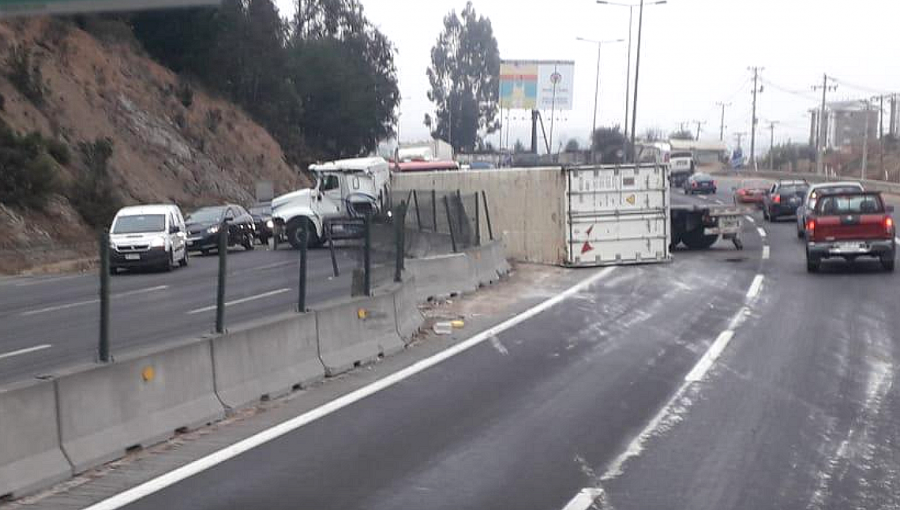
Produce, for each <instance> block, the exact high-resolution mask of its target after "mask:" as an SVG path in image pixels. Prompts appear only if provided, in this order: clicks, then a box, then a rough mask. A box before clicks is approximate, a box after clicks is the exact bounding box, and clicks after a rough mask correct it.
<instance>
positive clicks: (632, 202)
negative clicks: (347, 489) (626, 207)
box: [625, 195, 637, 205]
mask: <svg viewBox="0 0 900 510" xmlns="http://www.w3.org/2000/svg"><path fill="white" fill-rule="evenodd" d="M625 201H626V202H628V203H629V204H631V205H634V203H635V202H637V195H631V196H629V197H628V198H626V199H625Z"/></svg>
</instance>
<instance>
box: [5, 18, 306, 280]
mask: <svg viewBox="0 0 900 510" xmlns="http://www.w3.org/2000/svg"><path fill="white" fill-rule="evenodd" d="M91 31H92V33H88V32H87V31H85V30H81V29H79V28H78V27H77V26H75V25H74V24H73V23H72V22H68V21H61V20H56V19H48V18H35V19H25V20H16V21H9V22H3V23H0V96H2V97H0V118H2V120H3V121H4V122H5V123H6V124H7V125H8V126H10V127H11V128H13V129H14V130H16V131H18V132H19V133H23V134H24V133H29V132H34V131H36V132H38V133H40V134H41V135H42V136H44V137H45V138H47V139H55V140H58V141H61V142H63V143H64V144H65V145H66V146H67V147H68V148H69V152H70V153H71V154H72V160H71V162H69V163H67V164H62V165H60V167H59V179H58V181H59V183H58V185H57V191H56V193H55V194H54V195H52V196H51V197H50V199H49V201H48V202H47V206H46V207H45V208H44V210H42V211H41V210H33V209H23V208H15V207H11V206H9V204H2V203H0V272H10V271H15V270H21V269H23V268H26V267H28V266H32V265H35V264H41V263H48V262H53V261H55V260H59V259H64V258H73V257H75V258H77V256H83V255H89V254H90V253H91V252H92V247H91V246H90V244H91V243H90V242H91V240H92V239H93V238H94V231H93V230H92V229H91V228H90V227H89V226H88V225H86V224H85V222H84V221H83V219H82V217H81V216H80V214H79V213H78V212H77V211H76V210H75V209H74V208H73V207H72V205H71V203H70V200H69V199H70V198H72V197H71V196H67V195H68V194H70V193H71V189H72V186H71V183H72V182H73V181H74V180H77V179H81V178H84V175H85V173H84V169H85V163H84V159H83V157H82V155H81V154H80V152H79V144H81V143H91V142H94V141H95V140H100V139H109V140H111V141H112V144H113V155H112V158H111V159H110V161H109V178H110V180H111V182H112V184H113V188H114V194H115V195H116V198H117V199H118V200H119V201H121V203H122V204H126V205H127V204H136V203H153V202H171V203H176V204H179V205H180V206H182V208H183V209H185V210H190V209H191V208H193V207H196V206H200V205H204V204H212V203H220V202H223V201H233V202H237V203H242V204H245V205H248V204H249V203H251V202H252V201H253V198H254V192H255V186H256V182H257V181H260V180H271V181H273V182H274V183H275V187H276V192H285V191H288V190H292V189H296V188H297V187H302V186H305V185H307V184H308V183H307V182H306V180H305V179H304V178H303V177H301V176H298V174H297V171H296V170H297V169H296V168H292V167H291V166H290V165H288V164H287V163H286V161H285V157H284V153H283V152H282V150H281V147H280V146H279V145H278V143H277V142H276V141H275V140H274V139H273V138H272V137H271V136H270V135H269V134H268V133H267V132H266V131H265V130H264V129H263V128H262V127H260V126H259V125H258V124H256V123H255V122H253V121H252V120H251V119H250V118H249V117H248V116H247V115H246V114H245V113H244V112H243V111H241V110H240V109H239V108H237V107H236V106H235V105H233V104H231V103H229V102H227V101H225V100H223V99H221V98H216V97H213V96H211V95H209V94H207V93H205V92H204V91H203V90H202V89H201V88H200V87H199V86H197V85H196V84H193V83H190V82H189V81H186V80H184V79H181V78H180V77H178V76H176V75H175V74H174V73H173V72H171V71H170V70H168V69H167V68H165V67H163V66H161V65H159V64H158V63H156V62H155V61H153V60H152V59H150V58H149V57H148V56H147V55H146V53H145V52H144V51H143V50H142V49H141V48H140V46H139V44H138V43H137V42H135V41H134V39H133V38H131V37H130V32H129V30H128V28H127V26H125V25H123V24H121V23H119V22H109V23H108V24H107V25H103V24H100V25H97V26H96V27H94V28H93V29H91ZM23 49H25V50H27V51H28V53H29V57H30V59H31V64H32V66H34V67H35V68H36V69H37V70H38V72H37V73H35V76H39V77H40V82H41V83H40V84H39V85H40V96H41V97H40V98H39V100H35V99H34V94H30V95H26V94H25V93H23V91H22V90H21V89H22V87H21V86H18V87H17V86H16V85H14V78H15V71H14V64H13V59H12V58H11V55H12V54H13V52H14V51H21V50H23ZM86 241H87V242H88V246H84V245H83V244H84V243H85V242H86Z"/></svg>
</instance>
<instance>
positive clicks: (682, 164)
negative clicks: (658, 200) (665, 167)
mask: <svg viewBox="0 0 900 510" xmlns="http://www.w3.org/2000/svg"><path fill="white" fill-rule="evenodd" d="M669 175H670V176H671V179H672V187H676V188H679V187H681V186H684V183H685V181H687V180H688V179H689V178H690V177H691V176H692V175H694V155H693V153H691V152H690V151H673V152H672V153H670V154H669Z"/></svg>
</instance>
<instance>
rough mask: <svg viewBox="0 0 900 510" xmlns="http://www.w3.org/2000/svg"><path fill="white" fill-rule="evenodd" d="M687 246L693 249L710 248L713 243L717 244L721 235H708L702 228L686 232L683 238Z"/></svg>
mask: <svg viewBox="0 0 900 510" xmlns="http://www.w3.org/2000/svg"><path fill="white" fill-rule="evenodd" d="M681 240H682V241H683V242H684V244H685V246H687V247H688V248H690V249H692V250H708V249H709V248H711V247H712V245H714V244H716V241H718V240H719V236H717V235H715V236H708V235H704V234H703V230H702V229H697V230H693V231H691V232H685V233H684V235H683V236H682V239H681Z"/></svg>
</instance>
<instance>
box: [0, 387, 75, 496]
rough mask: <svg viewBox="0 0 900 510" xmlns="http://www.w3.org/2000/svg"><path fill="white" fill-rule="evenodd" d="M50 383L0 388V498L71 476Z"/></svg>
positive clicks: (16, 494) (54, 396) (17, 494)
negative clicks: (61, 439) (61, 440)
mask: <svg viewBox="0 0 900 510" xmlns="http://www.w3.org/2000/svg"><path fill="white" fill-rule="evenodd" d="M57 423H58V422H57V417H56V394H55V391H54V388H53V382H37V383H32V382H29V383H23V384H17V385H11V386H8V387H5V388H2V389H0V498H2V497H3V496H4V495H10V496H12V497H19V496H22V495H24V494H27V493H30V492H34V491H36V490H38V489H40V488H42V487H46V486H48V485H52V484H54V483H57V482H60V481H62V480H65V479H67V478H69V477H70V476H72V466H70V465H69V462H68V461H67V460H66V457H65V456H64V455H63V452H62V450H61V449H60V447H59V429H58V428H57Z"/></svg>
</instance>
